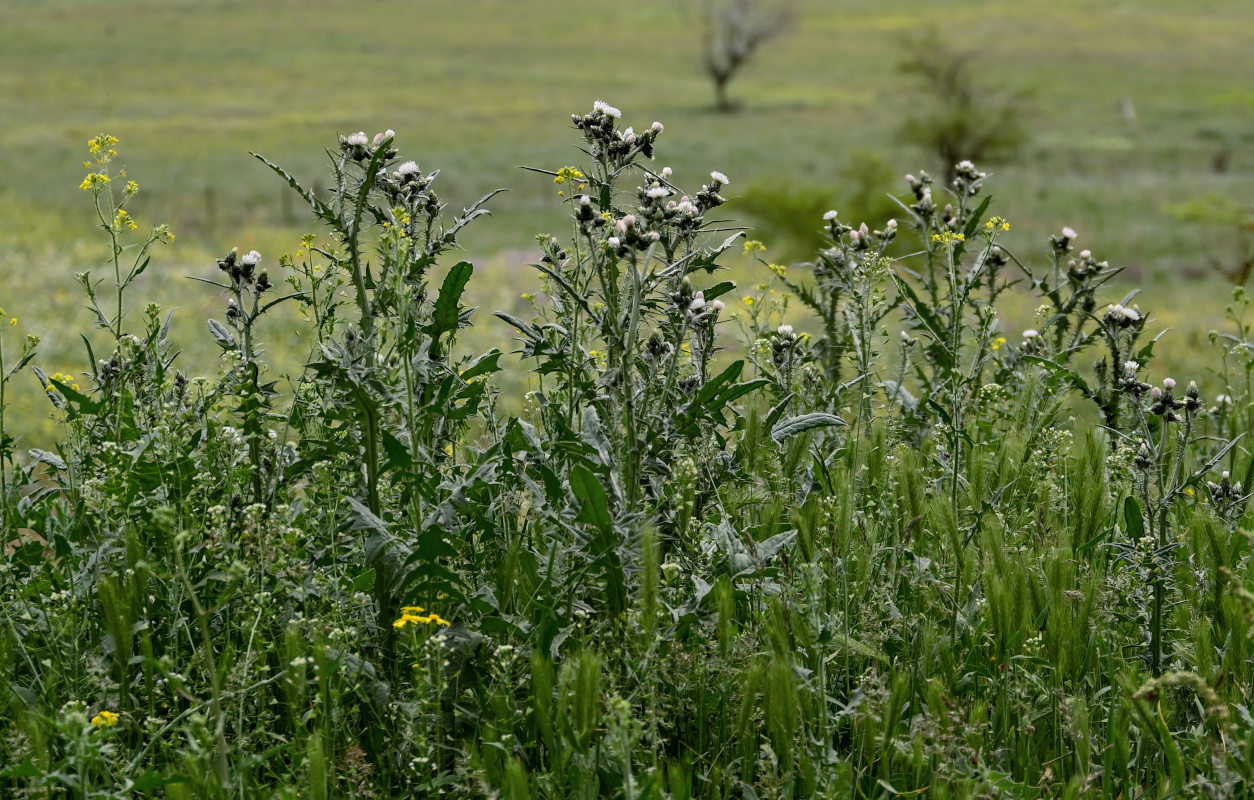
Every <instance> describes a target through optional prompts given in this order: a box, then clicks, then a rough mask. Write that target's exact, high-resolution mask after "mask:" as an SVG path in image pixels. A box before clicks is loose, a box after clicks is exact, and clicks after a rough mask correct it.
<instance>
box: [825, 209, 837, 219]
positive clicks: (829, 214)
mask: <svg viewBox="0 0 1254 800" xmlns="http://www.w3.org/2000/svg"><path fill="white" fill-rule="evenodd" d="M838 216H840V215H839V213H838V212H837V211H836V209H834V208H833V209H831V210H830V211H828V212H827V213H826V214H824V215H823V219H824V220H826V221H828V222H831V221H832V220H834V219H836V217H838Z"/></svg>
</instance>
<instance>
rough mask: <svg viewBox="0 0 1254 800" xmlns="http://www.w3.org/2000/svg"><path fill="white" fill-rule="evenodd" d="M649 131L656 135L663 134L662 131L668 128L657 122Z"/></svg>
mask: <svg viewBox="0 0 1254 800" xmlns="http://www.w3.org/2000/svg"><path fill="white" fill-rule="evenodd" d="M649 130H651V131H653V132H654V133H655V134H656V133H661V132H662V131H664V130H666V126H665V125H663V124H662V123H660V122H657V121H656V120H655V121H654V123H653V124H652V125H650V126H649Z"/></svg>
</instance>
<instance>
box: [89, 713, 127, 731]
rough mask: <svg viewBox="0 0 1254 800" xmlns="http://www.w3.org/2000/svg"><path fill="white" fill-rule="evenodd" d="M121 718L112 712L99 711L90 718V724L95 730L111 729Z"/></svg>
mask: <svg viewBox="0 0 1254 800" xmlns="http://www.w3.org/2000/svg"><path fill="white" fill-rule="evenodd" d="M121 719H122V718H121V717H119V716H118V715H117V714H115V713H113V712H112V711H101V712H100V713H99V714H97V715H96V716H94V717H92V718H91V724H92V725H95V726H96V727H97V728H112V727H113V726H114V725H117V724H118V722H119V721H120V720H121Z"/></svg>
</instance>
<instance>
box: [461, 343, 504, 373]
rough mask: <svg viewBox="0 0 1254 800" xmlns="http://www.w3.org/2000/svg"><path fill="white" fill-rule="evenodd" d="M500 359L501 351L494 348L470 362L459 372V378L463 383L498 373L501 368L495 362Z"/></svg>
mask: <svg viewBox="0 0 1254 800" xmlns="http://www.w3.org/2000/svg"><path fill="white" fill-rule="evenodd" d="M500 359H501V351H500V350H497V349H496V348H495V347H494V348H492V349H491V350H489V351H488V352H486V353H484V354H483V355H481V356H479V357H478V358H476V359H475V360H474V361H472V362H470V363H469V364H468V365H466V367H465V368H464V369H463V370H462V372H461V378H462V380H464V381H468V380H471V379H473V378H478V377H479V376H480V375H491V374H492V373H494V372H500V371H501V367H500V365H498V364H497V363H496V362H498V361H500Z"/></svg>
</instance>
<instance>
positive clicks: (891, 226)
mask: <svg viewBox="0 0 1254 800" xmlns="http://www.w3.org/2000/svg"><path fill="white" fill-rule="evenodd" d="M888 229H889V230H890V231H895V230H897V220H895V219H890V220H889V221H888Z"/></svg>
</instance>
